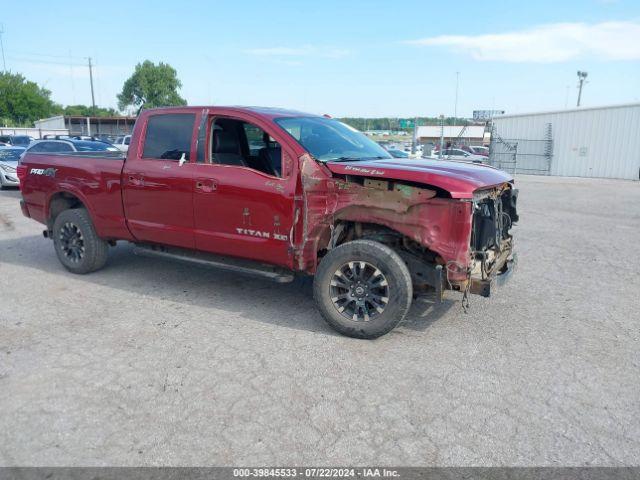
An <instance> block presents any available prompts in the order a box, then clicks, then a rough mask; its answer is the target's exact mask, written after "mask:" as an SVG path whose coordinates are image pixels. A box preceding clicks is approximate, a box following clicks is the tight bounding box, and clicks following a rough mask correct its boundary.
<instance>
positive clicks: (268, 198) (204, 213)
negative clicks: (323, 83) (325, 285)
mask: <svg viewBox="0 0 640 480" xmlns="http://www.w3.org/2000/svg"><path fill="white" fill-rule="evenodd" d="M273 130H275V129H274V128H273V127H272V126H271V127H270V126H269V125H267V124H266V123H263V122H262V121H261V120H257V119H252V118H250V117H243V116H240V115H238V114H235V115H233V116H224V117H222V116H218V117H216V118H213V117H211V118H210V119H209V121H208V124H207V132H208V133H207V138H208V140H207V148H206V150H207V154H206V156H205V159H204V163H198V164H196V165H195V169H196V170H195V173H194V178H195V190H194V197H193V211H194V216H195V218H194V220H195V228H196V230H195V241H196V248H197V249H198V250H205V251H209V252H215V253H219V254H224V255H231V256H235V257H244V258H250V259H254V260H260V261H264V262H266V263H270V264H275V265H282V266H286V267H291V266H292V265H293V261H292V258H293V256H292V253H293V252H292V249H291V238H290V236H291V234H292V227H293V222H294V193H295V181H296V177H295V174H294V173H293V168H292V165H293V163H292V162H291V161H287V162H284V161H283V159H284V158H287V159H289V160H290V159H292V158H293V157H292V156H291V154H287V153H286V147H284V146H283V145H284V142H282V139H281V138H280V140H279V136H281V135H283V134H281V133H279V132H275V133H274V132H273ZM283 165H285V168H283Z"/></svg>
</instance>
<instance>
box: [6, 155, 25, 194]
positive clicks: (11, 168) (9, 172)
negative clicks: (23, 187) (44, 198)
mask: <svg viewBox="0 0 640 480" xmlns="http://www.w3.org/2000/svg"><path fill="white" fill-rule="evenodd" d="M24 150H25V149H24V148H23V147H13V146H6V147H2V146H0V189H4V188H5V187H18V186H20V181H19V180H18V175H17V174H16V167H17V166H18V161H19V160H20V156H21V155H22V153H23V152H24Z"/></svg>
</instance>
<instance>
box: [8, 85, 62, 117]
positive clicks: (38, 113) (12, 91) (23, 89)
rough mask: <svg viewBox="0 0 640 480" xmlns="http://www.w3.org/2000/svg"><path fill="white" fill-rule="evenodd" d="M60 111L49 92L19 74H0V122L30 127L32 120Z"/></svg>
mask: <svg viewBox="0 0 640 480" xmlns="http://www.w3.org/2000/svg"><path fill="white" fill-rule="evenodd" d="M60 109H61V107H60V105H57V104H56V103H54V102H53V101H52V100H51V92H50V91H49V90H47V89H45V88H42V87H40V86H39V85H38V84H37V83H35V82H31V81H29V80H27V79H26V78H24V76H22V75H20V74H19V73H10V72H4V73H0V122H1V123H2V124H6V125H10V126H32V125H33V121H34V120H38V119H40V118H46V117H50V116H52V115H55V114H56V113H57V112H59V111H60Z"/></svg>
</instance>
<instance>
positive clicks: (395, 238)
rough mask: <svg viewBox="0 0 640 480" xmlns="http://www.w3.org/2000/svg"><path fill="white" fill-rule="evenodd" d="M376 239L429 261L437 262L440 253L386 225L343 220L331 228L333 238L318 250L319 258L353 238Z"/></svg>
mask: <svg viewBox="0 0 640 480" xmlns="http://www.w3.org/2000/svg"><path fill="white" fill-rule="evenodd" d="M358 239H365V240H374V241H376V242H378V243H382V244H384V245H387V246H389V247H391V248H393V249H394V250H398V251H407V252H409V253H413V254H414V255H419V256H420V257H422V258H424V259H425V260H427V261H430V262H435V261H436V258H437V257H438V254H437V253H435V252H433V251H431V250H429V249H427V248H425V247H424V246H423V245H421V244H419V243H418V242H416V241H415V240H413V239H411V238H409V237H407V236H406V235H403V234H402V233H400V232H397V231H395V230H393V229H391V228H389V227H386V226H384V225H379V224H376V223H362V222H351V221H341V222H337V223H336V224H335V225H334V227H333V228H332V230H331V238H330V239H329V241H328V243H327V244H326V245H325V246H324V248H322V249H321V250H320V251H318V259H320V258H321V257H322V256H324V255H325V254H326V253H327V251H328V250H330V249H332V248H335V247H337V246H338V245H341V244H343V243H346V242H350V241H352V240H358Z"/></svg>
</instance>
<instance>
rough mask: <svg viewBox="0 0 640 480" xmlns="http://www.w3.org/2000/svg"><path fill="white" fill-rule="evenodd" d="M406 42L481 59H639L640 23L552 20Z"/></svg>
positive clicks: (523, 60) (534, 60)
mask: <svg viewBox="0 0 640 480" xmlns="http://www.w3.org/2000/svg"><path fill="white" fill-rule="evenodd" d="M405 43H409V44H412V45H419V46H430V47H446V48H449V49H451V50H453V51H455V52H459V53H465V54H468V55H471V57H473V58H474V59H475V60H480V61H502V62H538V63H551V62H564V61H568V60H573V59H580V58H585V57H591V58H595V59H600V60H640V23H636V22H602V23H596V24H593V25H588V24H585V23H553V24H548V25H540V26H537V27H534V28H531V29H527V30H521V31H517V32H505V33H494V34H487V35H440V36H437V37H428V38H423V39H418V40H410V41H408V42H405Z"/></svg>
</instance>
